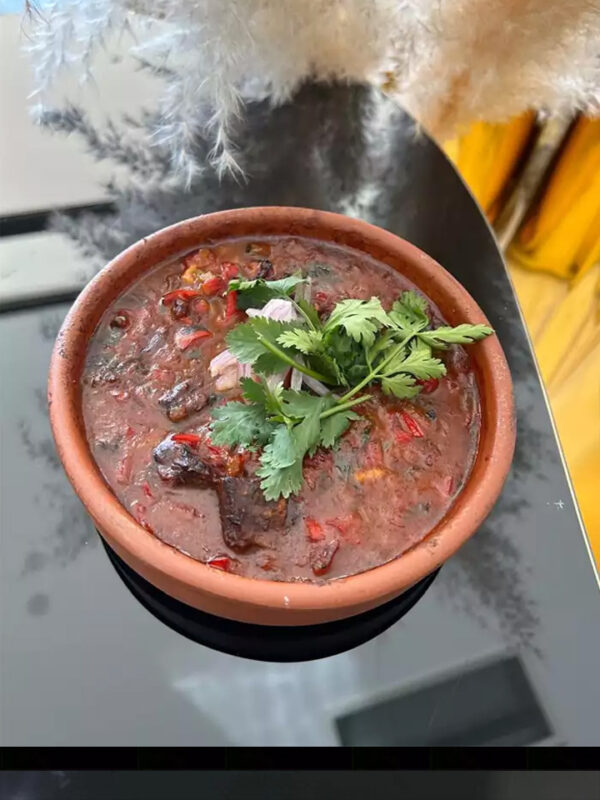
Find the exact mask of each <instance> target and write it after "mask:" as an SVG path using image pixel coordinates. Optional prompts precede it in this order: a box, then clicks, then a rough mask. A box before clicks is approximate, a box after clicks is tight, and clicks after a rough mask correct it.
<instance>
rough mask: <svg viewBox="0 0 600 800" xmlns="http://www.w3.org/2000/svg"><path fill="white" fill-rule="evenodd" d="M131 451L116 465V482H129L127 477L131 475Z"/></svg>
mask: <svg viewBox="0 0 600 800" xmlns="http://www.w3.org/2000/svg"><path fill="white" fill-rule="evenodd" d="M131 461H132V458H131V453H127V455H126V456H123V458H122V459H121V460H120V461H119V464H118V466H117V474H116V478H117V483H129V479H130V477H131Z"/></svg>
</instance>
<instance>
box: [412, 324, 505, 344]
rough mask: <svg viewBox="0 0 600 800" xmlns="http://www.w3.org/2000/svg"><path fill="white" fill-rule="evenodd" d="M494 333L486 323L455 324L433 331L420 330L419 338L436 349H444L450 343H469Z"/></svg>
mask: <svg viewBox="0 0 600 800" xmlns="http://www.w3.org/2000/svg"><path fill="white" fill-rule="evenodd" d="M492 333H494V330H493V328H490V327H488V326H487V325H481V324H479V325H467V324H464V325H457V326H456V327H455V328H450V327H449V326H447V325H443V326H442V327H440V328H436V329H435V330H434V331H421V332H420V333H419V338H420V339H421V340H422V341H423V342H426V343H427V344H428V345H430V346H431V347H433V348H435V349H436V350H446V349H447V348H448V347H449V346H450V345H452V344H471V343H472V342H476V341H478V340H479V339H484V338H485V337H486V336H489V335H490V334H492Z"/></svg>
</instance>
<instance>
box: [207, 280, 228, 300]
mask: <svg viewBox="0 0 600 800" xmlns="http://www.w3.org/2000/svg"><path fill="white" fill-rule="evenodd" d="M226 285H227V284H226V283H225V281H224V280H223V278H219V277H218V276H216V275H214V276H213V277H212V278H208V279H207V280H205V281H204V283H203V284H202V291H203V293H204V294H205V295H206V296H207V297H213V296H214V295H215V294H220V293H221V292H222V291H223V290H224V289H225V287H226Z"/></svg>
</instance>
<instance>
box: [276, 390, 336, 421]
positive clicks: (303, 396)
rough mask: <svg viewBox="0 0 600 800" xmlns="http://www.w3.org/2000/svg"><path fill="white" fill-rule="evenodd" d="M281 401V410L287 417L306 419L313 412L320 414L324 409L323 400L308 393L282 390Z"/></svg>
mask: <svg viewBox="0 0 600 800" xmlns="http://www.w3.org/2000/svg"><path fill="white" fill-rule="evenodd" d="M326 397H327V395H326ZM282 400H283V409H284V411H285V414H286V416H288V417H306V416H307V415H308V414H313V413H314V412H315V410H318V412H319V414H320V413H321V411H323V410H324V408H325V404H324V402H323V400H324V398H322V397H318V396H317V395H314V394H309V393H308V392H296V391H294V390H293V389H284V390H283V392H282ZM327 407H328V406H327Z"/></svg>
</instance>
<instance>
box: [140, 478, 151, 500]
mask: <svg viewBox="0 0 600 800" xmlns="http://www.w3.org/2000/svg"><path fill="white" fill-rule="evenodd" d="M142 491H143V492H144V494H145V495H146V497H149V498H150V499H151V500H152V499H153V498H154V495H153V494H152V489H151V488H150V484H149V483H148V481H144V483H143V484H142Z"/></svg>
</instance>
